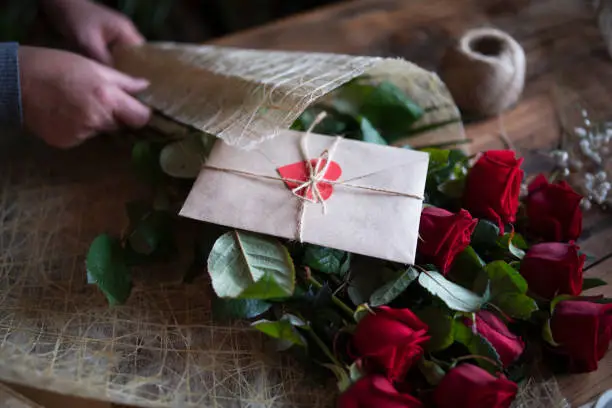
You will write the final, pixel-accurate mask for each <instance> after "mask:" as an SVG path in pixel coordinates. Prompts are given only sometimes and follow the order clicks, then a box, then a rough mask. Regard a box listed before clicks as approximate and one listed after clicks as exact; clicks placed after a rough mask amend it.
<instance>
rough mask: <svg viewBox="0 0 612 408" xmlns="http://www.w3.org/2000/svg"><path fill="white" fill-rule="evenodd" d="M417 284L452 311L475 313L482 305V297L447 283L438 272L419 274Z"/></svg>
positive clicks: (454, 284)
mask: <svg viewBox="0 0 612 408" xmlns="http://www.w3.org/2000/svg"><path fill="white" fill-rule="evenodd" d="M419 283H420V284H421V286H423V287H424V288H425V289H427V290H428V291H429V292H430V293H431V294H432V295H434V296H437V297H439V298H440V299H441V300H442V301H443V302H444V303H446V305H447V306H448V307H449V308H450V309H452V310H457V311H460V312H476V311H478V310H480V307H481V306H482V304H483V298H482V297H480V296H478V295H477V294H475V293H474V292H472V291H470V290H468V289H466V288H464V287H462V286H459V285H457V284H456V283H453V282H451V281H449V280H448V279H446V278H445V277H444V276H443V275H442V274H440V273H439V272H434V271H429V272H421V273H420V274H419Z"/></svg>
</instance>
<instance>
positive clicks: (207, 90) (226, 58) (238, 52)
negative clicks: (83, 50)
mask: <svg viewBox="0 0 612 408" xmlns="http://www.w3.org/2000/svg"><path fill="white" fill-rule="evenodd" d="M114 58H115V65H116V66H117V67H118V68H119V69H121V70H122V71H125V72H127V73H129V74H132V75H136V76H139V77H144V78H147V79H149V80H150V81H151V86H150V87H149V89H147V90H146V91H145V92H144V93H143V94H142V95H141V98H142V100H144V101H145V102H146V103H148V104H149V105H151V106H153V107H154V108H156V109H157V110H159V111H161V112H162V113H164V114H165V115H167V116H169V117H172V118H173V119H174V120H177V121H179V122H181V123H184V124H187V125H190V126H192V127H194V128H196V129H199V130H202V131H204V132H207V133H210V134H213V135H215V136H217V137H219V138H221V139H223V140H224V141H225V142H226V143H228V144H230V145H235V146H238V147H243V148H247V149H248V148H251V147H253V146H254V145H255V144H257V143H258V142H260V141H262V140H265V139H269V138H272V137H274V136H276V135H277V134H278V131H279V130H280V129H287V128H289V127H290V126H291V124H292V123H293V122H294V121H295V119H297V117H298V116H299V115H300V114H301V113H302V112H303V111H304V109H306V108H307V107H308V106H310V105H312V104H313V103H315V102H317V101H319V100H321V99H323V98H325V97H326V96H329V94H330V92H332V91H334V90H335V89H337V88H338V87H339V86H340V85H342V84H344V83H346V82H348V81H350V80H351V79H353V78H356V77H358V76H360V75H368V76H369V77H371V78H373V79H374V80H375V81H383V80H389V81H391V82H393V83H394V84H395V85H397V86H399V87H400V88H402V89H403V90H404V91H405V92H406V93H407V94H408V95H410V97H411V98H412V99H414V100H415V101H416V102H417V104H419V105H420V106H421V107H423V108H429V109H430V110H429V111H428V112H427V113H426V114H425V115H424V116H423V117H422V118H421V120H420V121H419V122H418V123H416V124H415V125H414V126H415V128H417V127H421V126H427V125H430V124H432V123H441V122H446V121H450V120H453V119H457V118H459V112H458V109H457V107H456V105H455V104H454V102H453V100H452V97H451V96H450V93H449V92H448V90H447V89H446V87H445V85H444V84H443V83H442V81H441V80H440V79H439V78H438V77H437V76H436V75H435V74H433V73H430V72H428V71H425V70H423V69H422V68H419V67H418V66H416V65H414V64H412V63H410V62H407V61H404V60H401V59H391V58H374V57H355V56H348V55H336V54H318V53H302V52H284V51H257V50H244V49H233V48H225V47H215V46H201V45H184V44H175V43H152V44H147V45H145V46H143V47H137V48H133V47H132V48H122V49H118V50H116V52H115V55H114ZM431 108H436V109H435V110H432V109H431ZM451 137H452V138H454V140H457V139H459V138H461V137H463V128H462V126H461V125H460V124H458V123H454V124H449V125H448V126H444V127H442V128H441V129H439V130H438V131H437V132H436V133H433V134H429V135H428V136H427V141H428V143H436V139H438V140H440V139H441V140H446V141H448V140H449V138H451ZM432 139H434V140H432ZM421 140H423V138H421ZM411 142H412V143H414V139H413V140H412V141H411ZM400 143H401V142H400ZM417 144H418V141H417Z"/></svg>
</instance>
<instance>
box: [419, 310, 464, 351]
mask: <svg viewBox="0 0 612 408" xmlns="http://www.w3.org/2000/svg"><path fill="white" fill-rule="evenodd" d="M417 316H418V317H419V319H421V320H422V321H423V322H424V323H425V324H427V326H428V330H427V335H428V336H430V337H431V339H430V340H429V341H428V342H427V343H426V344H425V349H426V351H428V352H430V353H433V352H436V351H442V350H445V349H446V348H448V347H450V345H451V344H453V342H454V341H455V336H454V329H453V325H454V320H453V318H452V316H451V315H450V313H449V311H448V310H442V309H440V308H437V307H427V308H425V309H423V310H420V311H418V312H417Z"/></svg>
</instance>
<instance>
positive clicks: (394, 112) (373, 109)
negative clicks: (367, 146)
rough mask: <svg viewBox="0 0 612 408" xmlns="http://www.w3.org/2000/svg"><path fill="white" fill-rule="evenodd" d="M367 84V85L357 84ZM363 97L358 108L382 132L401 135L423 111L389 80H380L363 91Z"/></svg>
mask: <svg viewBox="0 0 612 408" xmlns="http://www.w3.org/2000/svg"><path fill="white" fill-rule="evenodd" d="M357 86H368V85H357ZM363 96H364V97H365V99H364V100H363V101H362V104H361V107H360V109H359V111H360V113H361V115H363V116H365V117H366V118H368V119H369V120H370V122H372V124H373V125H374V126H375V127H376V128H377V129H381V130H382V131H383V133H385V134H387V133H391V134H393V135H397V136H403V133H406V132H408V130H409V129H410V127H411V126H412V124H413V123H414V122H416V121H417V120H419V119H420V118H421V117H422V116H423V114H424V112H423V109H421V108H420V107H419V106H418V105H417V104H415V103H414V102H413V101H412V100H411V99H410V98H409V97H408V96H407V95H406V94H405V93H404V92H403V91H402V90H401V89H400V88H398V87H397V86H395V85H394V84H392V83H391V82H387V81H385V82H382V83H381V84H380V85H378V86H376V87H375V88H374V89H373V90H372V91H370V92H367V91H366V92H364V95H363Z"/></svg>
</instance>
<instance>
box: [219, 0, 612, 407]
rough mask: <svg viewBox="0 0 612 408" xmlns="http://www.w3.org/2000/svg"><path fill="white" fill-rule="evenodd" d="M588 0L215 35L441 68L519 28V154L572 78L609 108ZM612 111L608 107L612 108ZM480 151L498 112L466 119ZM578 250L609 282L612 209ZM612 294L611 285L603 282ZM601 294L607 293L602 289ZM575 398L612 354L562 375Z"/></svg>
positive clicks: (413, 1) (397, 10)
mask: <svg viewBox="0 0 612 408" xmlns="http://www.w3.org/2000/svg"><path fill="white" fill-rule="evenodd" d="M585 3H586V2H582V1H573V0H552V1H548V0H539V1H536V0H534V1H529V0H497V1H495V0H492V1H491V0H488V1H487V0H427V1H420V0H356V1H348V2H345V3H341V4H338V5H336V6H332V7H327V8H323V9H320V10H317V11H314V12H311V13H307V14H303V15H298V16H295V17H292V18H288V19H285V20H282V21H280V22H277V23H273V24H269V25H267V26H263V27H260V28H256V29H253V30H250V31H246V32H241V33H238V34H235V35H232V36H229V37H226V38H222V39H220V40H218V41H216V44H219V45H225V46H237V47H250V48H261V49H283V50H305V51H320V52H337V53H347V54H361V55H374V56H400V57H404V58H406V59H408V60H410V61H413V62H415V63H417V64H419V65H421V66H422V67H424V68H428V69H431V70H435V69H436V68H437V64H438V62H439V60H440V57H441V55H442V54H443V52H444V50H445V48H446V47H447V46H448V45H449V44H451V43H452V41H453V39H454V38H456V37H457V36H459V35H460V34H461V33H462V32H464V30H466V29H468V28H473V27H476V26H483V25H493V26H496V27H498V28H501V29H503V30H505V31H507V32H508V33H510V34H511V35H512V36H514V37H515V38H516V39H517V40H518V41H519V43H520V44H521V45H522V46H523V48H524V49H525V52H526V55H527V76H526V78H527V79H526V80H527V85H526V88H525V92H524V94H523V97H522V100H521V101H520V103H519V104H518V105H517V106H516V107H514V108H513V109H511V110H510V111H508V112H505V113H504V114H503V116H502V118H501V119H502V120H503V124H504V125H505V132H506V134H507V136H508V139H509V141H510V143H511V144H512V147H514V148H516V149H517V150H518V151H520V152H522V153H528V152H529V151H532V150H533V149H537V148H550V147H552V146H554V145H555V144H557V143H558V140H559V135H560V129H559V120H558V117H557V114H556V110H555V98H554V97H553V92H552V91H553V90H554V89H555V88H554V87H555V84H558V83H559V81H568V80H569V81H571V82H572V86H575V87H577V88H578V89H579V90H580V92H581V96H582V97H585V98H587V100H588V101H589V103H591V105H592V106H593V107H594V109H597V108H602V109H603V108H605V107H607V106H612V104H610V103H609V102H610V101H609V100H608V98H607V95H608V94H610V92H606V90H612V75H610V73H609V72H610V71H612V62H611V61H610V57H609V55H608V53H607V51H606V47H605V45H604V42H603V40H602V36H601V33H600V31H599V29H598V27H597V24H596V20H595V18H594V16H595V13H594V10H592V9H590V8H588V7H586V6H585ZM611 113H612V112H611ZM466 131H467V135H468V137H469V138H470V139H472V140H473V142H472V144H471V146H470V149H471V150H472V151H474V152H476V151H480V150H484V149H491V148H503V147H504V146H505V144H506V143H505V142H504V140H503V138H501V137H500V120H499V118H494V119H490V120H485V121H480V122H477V123H472V124H469V125H467V126H466ZM583 237H584V238H583V239H582V242H581V245H582V249H583V250H584V251H586V252H589V253H591V254H593V255H594V256H595V259H594V260H591V261H590V264H591V265H592V267H590V268H589V269H588V270H587V272H586V275H587V276H592V277H601V278H607V280H608V281H609V282H612V259H608V256H609V255H610V253H611V252H612V247H610V246H609V245H608V242H609V239H610V237H612V217H608V216H605V215H603V214H601V213H596V212H593V213H591V214H588V215H587V217H586V220H585V226H584V233H583ZM603 291H604V293H605V294H606V295H607V296H610V295H612V286H608V287H605V288H604V289H603ZM600 292H601V291H600ZM560 384H561V387H562V389H563V390H564V394H565V395H566V396H567V398H568V399H569V400H570V401H571V402H572V405H573V406H579V405H581V404H584V403H587V402H588V401H590V400H592V399H593V398H594V397H596V396H597V395H598V394H600V393H601V392H603V391H604V390H606V389H607V388H611V387H612V352H611V353H608V355H607V357H606V358H605V359H604V360H603V361H602V362H601V364H600V369H599V370H598V371H597V372H594V373H590V374H582V375H573V376H569V377H567V378H561V379H560Z"/></svg>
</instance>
